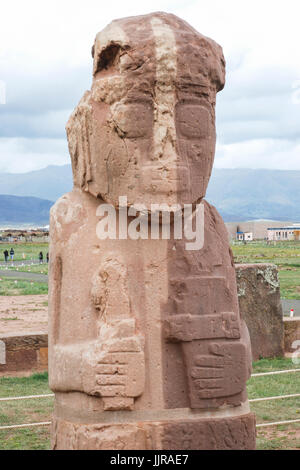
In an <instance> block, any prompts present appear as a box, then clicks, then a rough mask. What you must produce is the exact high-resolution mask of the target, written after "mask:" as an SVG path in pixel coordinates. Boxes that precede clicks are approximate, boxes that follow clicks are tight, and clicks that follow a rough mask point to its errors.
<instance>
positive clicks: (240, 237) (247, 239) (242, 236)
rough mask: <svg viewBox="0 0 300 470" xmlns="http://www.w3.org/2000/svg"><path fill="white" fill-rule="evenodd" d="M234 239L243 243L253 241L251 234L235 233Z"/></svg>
mask: <svg viewBox="0 0 300 470" xmlns="http://www.w3.org/2000/svg"><path fill="white" fill-rule="evenodd" d="M236 239H237V240H239V241H243V242H250V241H251V240H253V233H252V232H236Z"/></svg>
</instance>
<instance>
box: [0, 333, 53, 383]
mask: <svg viewBox="0 0 300 470" xmlns="http://www.w3.org/2000/svg"><path fill="white" fill-rule="evenodd" d="M47 368H48V335H47V334H44V333H34V334H27V335H26V334H24V335H21V336H16V335H5V336H0V374H4V373H6V372H18V371H35V370H36V371H42V370H47Z"/></svg>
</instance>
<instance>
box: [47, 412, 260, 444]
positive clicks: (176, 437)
mask: <svg viewBox="0 0 300 470" xmlns="http://www.w3.org/2000/svg"><path fill="white" fill-rule="evenodd" d="M255 435H256V434H255V416H254V414H253V413H247V414H245V415H241V416H238V417H235V416H232V417H223V418H222V419H216V418H214V417H211V418H209V419H205V418H203V419H190V420H186V421H184V420H180V421H179V420H174V421H172V420H169V421H153V422H150V421H149V422H145V421H144V422H140V423H138V422H137V423H122V424H121V423H119V424H110V425H107V424H97V425H92V424H91V425H78V424H74V423H71V422H69V421H64V420H61V419H57V418H54V419H53V422H52V448H53V449H55V450H64V449H71V450H72V449H74V450H95V449H96V450H111V449H113V450H130V449H136V450H164V449H168V450H249V449H254V448H255Z"/></svg>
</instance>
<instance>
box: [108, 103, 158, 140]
mask: <svg viewBox="0 0 300 470" xmlns="http://www.w3.org/2000/svg"><path fill="white" fill-rule="evenodd" d="M113 119H114V121H115V125H116V127H117V131H118V132H119V133H121V134H123V135H124V137H126V138H128V139H134V138H139V137H140V138H141V137H144V138H145V137H149V136H150V135H151V132H152V128H153V108H152V106H151V104H150V103H149V104H146V103H130V104H124V105H123V104H122V105H120V106H118V107H117V109H116V111H115V112H114V115H113Z"/></svg>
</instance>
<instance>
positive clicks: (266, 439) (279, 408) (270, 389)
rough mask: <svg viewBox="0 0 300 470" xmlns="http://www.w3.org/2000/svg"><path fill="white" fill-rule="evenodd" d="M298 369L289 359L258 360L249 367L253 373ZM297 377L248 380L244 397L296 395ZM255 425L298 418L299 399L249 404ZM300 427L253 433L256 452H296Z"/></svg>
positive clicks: (294, 374) (290, 426) (278, 376)
mask: <svg viewBox="0 0 300 470" xmlns="http://www.w3.org/2000/svg"><path fill="white" fill-rule="evenodd" d="M285 369H300V367H299V365H297V364H294V363H293V362H292V360H291V359H288V358H277V359H261V360H260V361H257V362H254V363H253V373H260V372H271V371H274V370H285ZM299 382H300V373H299V372H292V373H290V374H280V375H270V376H262V377H252V378H251V379H250V380H249V381H248V384H247V390H248V397H249V399H251V398H262V397H274V396H278V395H290V394H293V393H299ZM250 407H251V410H252V411H254V412H255V414H256V421H257V423H264V422H265V423H267V422H275V421H283V420H291V419H298V418H300V397H299V398H288V399H280V400H271V401H263V402H254V403H250ZM299 430H300V423H299V425H298V423H294V424H292V425H280V426H272V427H266V428H258V430H257V449H260V450H266V449H267V450H271V449H277V450H279V449H287V448H289V449H300V432H299Z"/></svg>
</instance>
